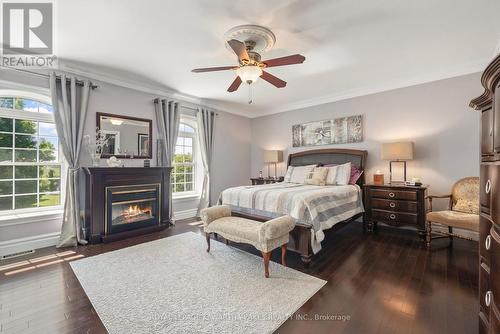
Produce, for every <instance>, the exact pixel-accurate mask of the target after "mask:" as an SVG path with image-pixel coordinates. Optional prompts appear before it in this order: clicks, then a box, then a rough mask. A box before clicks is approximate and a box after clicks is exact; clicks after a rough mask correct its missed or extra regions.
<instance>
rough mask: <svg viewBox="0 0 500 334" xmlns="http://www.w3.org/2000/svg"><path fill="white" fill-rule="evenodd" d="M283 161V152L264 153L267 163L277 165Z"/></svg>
mask: <svg viewBox="0 0 500 334" xmlns="http://www.w3.org/2000/svg"><path fill="white" fill-rule="evenodd" d="M282 161H283V151H264V162H265V163H277V162H282Z"/></svg>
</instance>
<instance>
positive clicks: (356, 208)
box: [219, 182, 364, 253]
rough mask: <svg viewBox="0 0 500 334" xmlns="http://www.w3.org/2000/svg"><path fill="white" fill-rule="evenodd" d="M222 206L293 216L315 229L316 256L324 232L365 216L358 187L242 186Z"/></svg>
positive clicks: (225, 196) (222, 199) (225, 197)
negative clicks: (339, 224) (360, 214)
mask: <svg viewBox="0 0 500 334" xmlns="http://www.w3.org/2000/svg"><path fill="white" fill-rule="evenodd" d="M219 203H221V204H228V205H233V206H239V207H244V208H251V209H256V210H262V211H269V212H275V213H280V214H286V215H290V216H292V217H293V218H295V219H298V220H299V221H301V222H302V223H305V224H310V225H311V226H312V236H311V238H312V245H313V251H314V253H316V252H318V251H319V250H320V249H321V245H320V243H321V241H323V239H324V237H325V235H324V233H323V230H326V229H329V228H331V227H332V226H333V225H335V224H336V223H338V222H341V221H344V220H346V219H349V218H351V217H353V216H354V215H356V214H358V213H361V212H364V209H363V202H362V195H361V189H360V187H359V186H357V185H346V186H313V185H305V184H297V183H286V182H280V183H274V184H265V185H258V186H240V187H234V188H228V189H226V190H224V191H223V192H222V193H221V195H220V198H219Z"/></svg>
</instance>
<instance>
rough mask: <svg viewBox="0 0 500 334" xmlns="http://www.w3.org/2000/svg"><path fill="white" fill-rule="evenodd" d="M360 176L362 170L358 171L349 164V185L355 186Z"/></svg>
mask: <svg viewBox="0 0 500 334" xmlns="http://www.w3.org/2000/svg"><path fill="white" fill-rule="evenodd" d="M362 174H363V171H362V170H360V169H359V168H358V167H357V166H355V165H352V164H351V177H350V179H349V184H356V182H358V180H359V178H360V177H361V175H362Z"/></svg>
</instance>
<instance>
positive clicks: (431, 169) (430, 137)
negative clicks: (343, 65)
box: [251, 74, 482, 194]
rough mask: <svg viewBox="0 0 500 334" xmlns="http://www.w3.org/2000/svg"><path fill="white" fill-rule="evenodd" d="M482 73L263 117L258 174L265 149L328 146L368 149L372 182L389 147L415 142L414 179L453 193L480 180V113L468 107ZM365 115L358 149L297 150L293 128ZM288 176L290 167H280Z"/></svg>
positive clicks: (255, 138) (256, 149)
mask: <svg viewBox="0 0 500 334" xmlns="http://www.w3.org/2000/svg"><path fill="white" fill-rule="evenodd" d="M481 92H482V90H481V85H480V74H472V75H466V76H461V77H457V78H452V79H447V80H441V81H437V82H431V83H427V84H423V85H418V86H412V87H408V88H402V89H397V90H392V91H387V92H383V93H379V94H374V95H368V96H362V97H357V98H353V99H348V100H343V101H338V102H334V103H329V104H324V105H319V106H314V107H310V108H305V109H300V110H294V111H290V112H286V113H280V114H276V115H271V116H266V117H260V118H256V119H253V120H252V158H251V161H252V169H251V171H252V175H258V172H259V170H264V175H267V174H266V173H267V169H266V168H265V166H264V163H263V159H262V152H263V150H265V149H281V150H284V151H285V161H286V157H287V155H288V153H290V152H297V151H303V150H306V149H317V148H326V147H335V148H342V147H346V148H354V149H365V150H368V163H367V170H366V173H367V180H373V173H374V172H375V171H376V170H377V169H380V170H381V171H383V172H384V174H385V176H386V180H387V178H388V174H389V170H388V162H386V161H382V160H380V145H381V143H383V142H390V141H398V140H411V141H414V142H415V150H416V156H415V160H413V161H410V162H409V163H408V177H409V178H411V177H414V176H416V177H420V178H421V179H422V181H423V182H424V183H427V184H429V185H430V190H429V191H430V193H432V194H442V193H448V192H449V191H450V187H451V185H452V184H453V182H454V181H456V180H458V179H459V178H461V177H464V176H478V175H479V164H478V161H479V160H478V159H479V113H478V112H474V111H473V110H472V109H471V108H469V107H468V104H469V101H470V100H471V98H473V97H475V96H478V95H479V94H481ZM357 114H361V115H363V122H364V141H363V142H362V143H357V144H346V145H331V146H321V147H318V146H316V147H308V148H304V147H301V148H291V140H292V139H291V129H292V125H294V124H300V123H303V122H310V121H317V120H323V119H329V118H335V117H340V116H348V115H357ZM279 167H280V172H281V175H283V174H284V172H285V168H286V162H285V163H282V164H280V166H279Z"/></svg>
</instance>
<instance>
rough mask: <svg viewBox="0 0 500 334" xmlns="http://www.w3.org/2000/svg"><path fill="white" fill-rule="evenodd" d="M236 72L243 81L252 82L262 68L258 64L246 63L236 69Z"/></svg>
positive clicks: (259, 74)
mask: <svg viewBox="0 0 500 334" xmlns="http://www.w3.org/2000/svg"><path fill="white" fill-rule="evenodd" d="M236 74H238V76H239V77H240V79H241V80H242V81H243V82H246V83H253V82H255V81H257V79H259V77H260V76H261V75H262V69H261V68H260V67H259V66H255V65H247V66H242V67H239V68H238V69H237V70H236Z"/></svg>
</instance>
